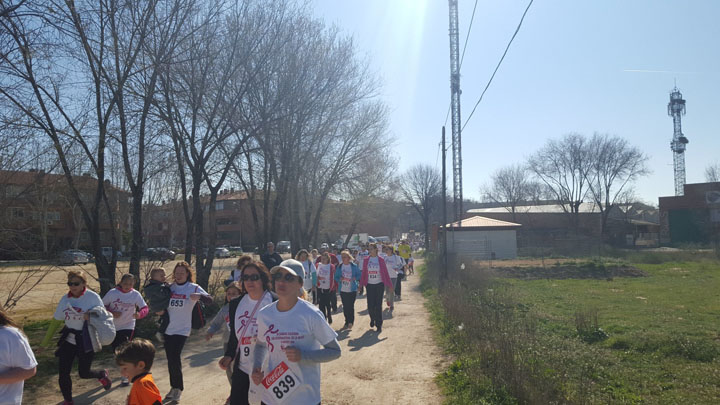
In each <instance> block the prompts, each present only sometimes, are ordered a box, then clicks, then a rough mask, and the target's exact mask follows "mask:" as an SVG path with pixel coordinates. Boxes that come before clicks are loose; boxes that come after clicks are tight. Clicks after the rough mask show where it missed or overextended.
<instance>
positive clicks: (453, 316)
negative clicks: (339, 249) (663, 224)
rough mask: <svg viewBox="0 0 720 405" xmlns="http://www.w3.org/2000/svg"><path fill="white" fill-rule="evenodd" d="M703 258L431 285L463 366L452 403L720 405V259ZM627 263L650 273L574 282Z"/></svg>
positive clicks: (590, 265)
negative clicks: (585, 275) (654, 404)
mask: <svg viewBox="0 0 720 405" xmlns="http://www.w3.org/2000/svg"><path fill="white" fill-rule="evenodd" d="M690 257H692V256H690ZM687 258H688V257H687V255H686V257H684V259H687ZM695 258H696V259H697V260H694V261H690V260H685V261H682V262H675V261H669V260H672V257H671V256H662V257H660V258H658V257H657V256H644V257H631V258H627V259H629V261H625V262H624V263H619V262H618V260H617V259H607V260H603V261H598V260H597V259H595V260H594V261H583V260H578V261H575V262H570V263H569V264H568V263H565V264H564V265H563V268H564V269H565V270H567V268H568V267H572V266H575V267H576V269H575V270H576V271H575V272H568V271H561V272H558V275H562V277H561V278H552V277H553V276H552V272H549V273H548V272H547V271H546V270H547V269H542V270H545V271H544V272H543V274H544V277H546V278H542V279H528V278H522V279H519V278H514V277H508V276H507V275H503V271H502V270H497V269H495V270H492V271H491V270H489V269H483V268H478V267H477V266H470V267H469V268H468V269H466V270H465V271H464V272H463V273H468V272H472V273H471V274H461V273H458V274H455V276H456V277H457V278H458V279H459V280H460V281H459V282H458V283H456V284H453V283H451V284H450V287H449V288H448V286H445V287H441V288H433V286H432V283H429V285H427V290H426V291H427V295H428V296H429V297H430V299H431V301H432V302H434V303H435V304H440V305H434V307H435V308H436V309H435V310H434V315H435V317H434V319H435V323H436V326H437V327H438V330H439V331H440V336H441V339H443V340H444V341H445V343H447V347H449V351H450V352H451V353H453V354H455V355H456V358H457V361H456V363H455V364H454V365H453V367H451V368H450V369H449V370H448V371H447V372H446V373H444V374H443V375H442V376H440V377H439V382H440V384H441V386H443V387H444V388H445V391H446V394H450V398H451V402H452V401H455V402H453V403H549V402H556V403H658V404H668V403H677V404H704V403H707V404H711V403H720V262H718V261H717V260H715V259H713V258H709V257H707V255H706V256H705V257H698V256H695ZM627 259H626V260H627ZM642 261H645V262H652V263H654V264H648V263H641V262H642ZM506 264H507V263H506ZM616 265H621V266H629V267H632V268H635V269H637V270H638V271H639V272H640V273H644V276H643V277H637V276H635V277H622V276H620V277H618V276H610V277H595V278H582V279H578V278H565V277H566V276H567V275H568V274H582V273H583V272H591V271H597V270H598V268H599V269H601V270H602V271H606V269H607V268H609V267H612V266H616ZM504 267H509V268H512V266H504ZM549 267H550V268H551V269H552V265H551V266H549ZM540 270H541V269H539V270H538V271H540ZM523 272H524V273H528V272H532V269H525V270H524V271H523ZM482 274H486V276H481V275H482ZM511 274H513V275H515V273H512V272H511ZM548 274H550V275H548ZM497 276H499V277H497ZM426 277H432V275H431V274H429V273H428V274H426ZM467 307H470V309H471V310H468V308H467ZM490 329H493V330H490ZM468 349H470V350H468ZM479 374H481V375H479Z"/></svg>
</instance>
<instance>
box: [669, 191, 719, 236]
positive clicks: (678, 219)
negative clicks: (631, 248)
mask: <svg viewBox="0 0 720 405" xmlns="http://www.w3.org/2000/svg"><path fill="white" fill-rule="evenodd" d="M659 204H660V242H661V243H662V244H672V245H676V244H679V243H680V244H681V243H701V244H709V243H717V242H718V236H719V234H720V182H713V183H695V184H685V187H684V195H682V196H672V197H660V198H659Z"/></svg>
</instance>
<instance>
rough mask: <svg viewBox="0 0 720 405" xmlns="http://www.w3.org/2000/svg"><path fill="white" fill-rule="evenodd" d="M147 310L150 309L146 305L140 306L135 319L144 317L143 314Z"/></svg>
mask: <svg viewBox="0 0 720 405" xmlns="http://www.w3.org/2000/svg"><path fill="white" fill-rule="evenodd" d="M148 311H150V310H149V309H148V307H147V306H144V307H142V308H140V310H139V311H138V317H137V319H143V318H145V316H146V315H147V314H148Z"/></svg>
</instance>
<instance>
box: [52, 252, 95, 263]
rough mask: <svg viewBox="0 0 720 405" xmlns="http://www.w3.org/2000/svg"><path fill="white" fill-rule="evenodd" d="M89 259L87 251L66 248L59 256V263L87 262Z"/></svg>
mask: <svg viewBox="0 0 720 405" xmlns="http://www.w3.org/2000/svg"><path fill="white" fill-rule="evenodd" d="M88 261H89V260H88V257H87V255H86V254H85V252H80V251H77V250H64V251H62V252H60V257H59V258H58V264H59V265H61V266H68V265H73V264H85V263H87V262H88Z"/></svg>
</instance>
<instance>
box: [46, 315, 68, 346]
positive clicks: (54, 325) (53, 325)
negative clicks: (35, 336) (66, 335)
mask: <svg viewBox="0 0 720 405" xmlns="http://www.w3.org/2000/svg"><path fill="white" fill-rule="evenodd" d="M63 324H65V321H60V320H57V319H51V320H50V325H48V330H47V333H46V334H45V337H44V338H43V340H42V342H40V346H43V347H46V346H48V345H50V341H51V340H52V338H53V336H55V332H57V330H58V328H60V326H61V325H63Z"/></svg>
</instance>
